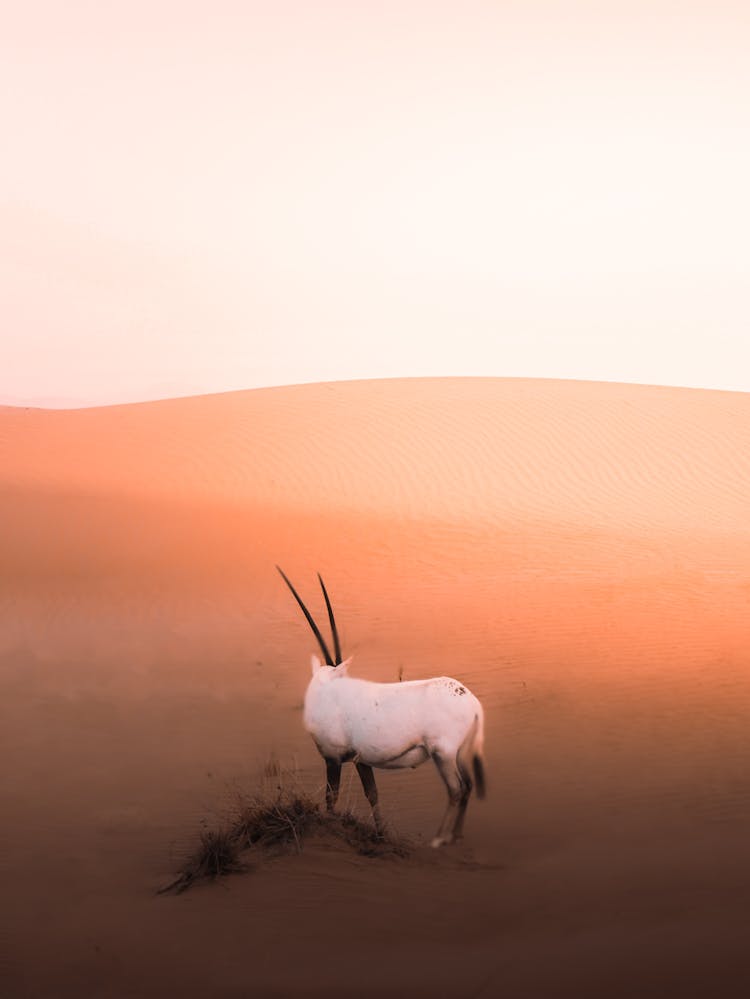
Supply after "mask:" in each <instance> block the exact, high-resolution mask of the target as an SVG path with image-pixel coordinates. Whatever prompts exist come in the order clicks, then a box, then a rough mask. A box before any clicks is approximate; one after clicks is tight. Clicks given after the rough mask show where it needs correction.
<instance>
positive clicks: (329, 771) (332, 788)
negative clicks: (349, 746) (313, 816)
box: [325, 756, 341, 812]
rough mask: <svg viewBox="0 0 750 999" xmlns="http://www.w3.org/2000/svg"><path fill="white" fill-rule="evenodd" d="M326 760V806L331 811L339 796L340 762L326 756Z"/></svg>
mask: <svg viewBox="0 0 750 999" xmlns="http://www.w3.org/2000/svg"><path fill="white" fill-rule="evenodd" d="M325 761H326V808H327V809H328V811H329V812H332V811H333V810H334V808H335V807H336V802H337V801H338V797H339V783H340V782H341V764H340V763H339V761H338V760H334V759H331V757H329V756H327V757H326V758H325Z"/></svg>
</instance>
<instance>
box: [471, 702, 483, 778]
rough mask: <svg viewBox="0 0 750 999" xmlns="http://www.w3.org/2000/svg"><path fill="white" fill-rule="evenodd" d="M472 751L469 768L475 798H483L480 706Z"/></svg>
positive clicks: (481, 716)
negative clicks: (474, 788)
mask: <svg viewBox="0 0 750 999" xmlns="http://www.w3.org/2000/svg"><path fill="white" fill-rule="evenodd" d="M473 750H474V752H473V754H472V757H471V768H472V770H473V771H474V784H475V785H476V789H477V798H483V797H484V796H485V794H486V793H487V782H486V781H485V779H484V711H482V708H481V706H480V708H479V712H478V714H477V728H476V732H475V735H474V746H473Z"/></svg>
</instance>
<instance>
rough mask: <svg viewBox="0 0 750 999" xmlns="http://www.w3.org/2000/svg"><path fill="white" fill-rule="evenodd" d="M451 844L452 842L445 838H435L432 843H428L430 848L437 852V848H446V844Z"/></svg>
mask: <svg viewBox="0 0 750 999" xmlns="http://www.w3.org/2000/svg"><path fill="white" fill-rule="evenodd" d="M452 842H453V840H452V839H449V838H448V837H447V836H446V837H443V836H436V837H435V838H434V839H433V841H432V842H431V843H430V846H431V847H433V849H435V850H437V848H438V847H439V846H448V844H449V843H452Z"/></svg>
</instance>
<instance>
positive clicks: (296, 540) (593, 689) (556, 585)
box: [0, 379, 750, 997]
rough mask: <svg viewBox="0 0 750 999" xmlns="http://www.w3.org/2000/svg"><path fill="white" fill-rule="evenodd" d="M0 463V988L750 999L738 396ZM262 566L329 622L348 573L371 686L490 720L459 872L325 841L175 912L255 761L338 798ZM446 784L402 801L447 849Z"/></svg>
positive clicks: (564, 400) (151, 406)
mask: <svg viewBox="0 0 750 999" xmlns="http://www.w3.org/2000/svg"><path fill="white" fill-rule="evenodd" d="M0 459H1V460H0V541H1V544H2V551H3V555H4V557H3V560H2V570H1V571H0V688H1V692H2V694H3V701H2V703H3V725H2V739H3V746H4V749H5V758H6V760H12V761H13V762H12V766H9V767H6V768H5V772H4V776H3V778H2V785H3V787H2V790H3V797H4V799H5V802H6V805H5V809H4V813H5V814H7V815H8V816H9V817H10V821H9V822H8V823H7V825H8V828H7V830H6V832H7V842H8V848H7V850H6V851H4V854H5V862H6V865H7V869H6V871H4V872H3V881H4V884H5V888H6V893H7V898H8V899H9V904H7V905H6V907H5V909H6V915H5V916H4V917H3V920H2V923H3V924H4V925H3V928H2V930H0V942H3V943H5V944H6V945H7V946H6V954H7V956H6V957H5V958H4V959H3V964H2V965H0V975H2V976H3V977H4V979H5V980H6V981H7V982H9V983H10V992H9V993H8V994H10V995H12V996H19V997H20V996H53V995H54V996H68V995H71V996H73V995H97V996H113V997H114V996H117V997H119V996H136V995H138V996H141V995H142V996H151V995H153V996H157V995H164V994H167V993H171V992H174V991H178V990H179V991H180V992H181V993H182V994H184V995H188V996H191V995H195V996H207V995H210V996H214V995H216V996H239V995H248V994H253V995H259V996H265V995H269V996H271V995H279V996H281V995H288V994H300V995H302V994H304V995H307V994H309V995H315V994H323V993H325V994H326V995H328V996H331V995H341V996H344V995H349V994H351V992H352V988H353V983H355V982H359V981H361V980H362V975H363V967H365V968H366V973H365V976H364V981H365V983H366V985H365V986H364V987H362V986H360V987H359V992H360V993H361V994H364V995H382V994H383V993H384V992H385V993H387V994H403V995H406V994H410V995H411V994H413V995H425V996H427V995H429V996H451V997H452V996H457V997H458V996H468V995H477V996H484V997H488V996H493V995H505V996H507V995H535V996H567V995H577V996H581V995H591V996H600V995H604V994H606V995H609V996H628V997H629V996H633V995H639V996H652V995H653V996H664V995H667V994H669V995H680V996H699V995H700V996H703V995H705V996H736V995H738V994H742V993H743V988H742V984H743V982H744V983H747V984H750V965H748V963H747V962H746V959H745V957H744V946H745V938H746V934H747V912H748V911H750V910H748V903H749V902H750V874H748V871H749V870H750V868H749V867H748V863H747V861H748V859H750V857H748V848H747V845H746V838H747V837H746V829H747V822H748V818H749V817H750V777H749V776H748V763H750V752H749V751H748V739H747V718H748V709H750V661H749V660H748V652H747V650H748V639H750V628H749V627H748V624H747V621H748V611H749V610H750V520H749V519H748V510H750V506H749V505H748V497H750V397H748V396H747V395H744V394H739V393H721V392H703V391H696V390H686V389H685V390H682V389H666V388H656V387H646V386H626V385H608V384H596V383H576V382H545V381H524V380H502V379H429V380H403V381H402V380H394V381H385V382H378V381H373V382H353V383H338V384H326V385H310V386H294V387H289V388H282V389H264V390H256V391H252V392H242V393H230V394H227V395H220V396H210V397H202V398H194V399H183V400H174V401H165V402H161V403H148V404H139V405H133V406H118V407H111V408H103V409H91V410H80V411H42V410H19V409H12V408H11V409H9V408H5V409H0ZM276 562H279V563H281V564H282V565H283V566H284V567H285V569H287V571H288V572H289V573H290V575H291V576H292V578H294V579H295V581H297V582H298V584H299V586H300V588H301V589H302V590H303V591H304V592H305V593H307V594H308V595H309V596H310V598H311V603H313V604H314V605H315V606H316V609H322V608H321V604H320V600H319V598H318V596H317V594H316V590H315V571H316V570H318V569H320V570H321V571H322V572H323V573H324V576H325V578H326V581H327V582H328V584H329V587H330V589H331V592H332V595H333V597H334V600H335V603H336V607H337V613H338V616H339V618H340V621H341V626H342V632H343V636H344V643H345V647H346V648H347V650H348V651H353V652H354V654H355V669H356V671H357V672H358V673H359V674H360V675H363V676H368V677H371V678H377V679H389V680H390V679H395V678H396V677H397V676H398V674H399V671H403V673H404V674H405V675H406V677H407V678H417V677H420V676H428V675H431V674H433V673H441V672H447V673H451V674H453V675H457V676H460V677H461V678H462V679H463V680H465V681H466V682H467V683H468V684H469V685H470V686H471V688H472V689H473V690H474V691H475V693H476V694H477V695H478V696H480V697H481V699H482V700H483V703H484V704H485V707H486V712H487V720H488V735H487V752H488V773H489V781H490V795H489V798H488V800H487V801H486V802H484V803H482V804H478V803H472V805H471V806H470V812H469V818H468V823H467V838H466V841H465V843H464V845H462V846H461V847H459V848H456V849H454V850H452V851H446V852H444V853H443V854H441V855H438V856H435V855H433V854H432V853H431V852H430V851H429V850H428V849H426V848H425V849H422V850H420V851H418V852H417V855H416V856H415V857H414V858H412V859H411V860H409V861H382V860H381V861H376V860H367V859H363V858H357V857H355V856H354V855H350V854H347V853H345V852H342V850H340V849H332V848H331V846H330V844H328V845H326V844H320V845H318V846H315V847H312V848H310V849H309V850H308V851H306V852H305V853H304V854H303V855H302V857H288V858H285V859H279V860H277V861H274V862H273V863H272V864H270V865H269V866H267V867H265V868H263V869H262V870H258V871H255V872H253V873H252V874H248V875H246V876H243V877H237V878H235V879H234V880H233V881H231V882H228V883H227V887H226V890H222V889H221V888H220V887H218V888H217V887H213V888H211V887H209V888H205V889H196V890H195V891H194V892H193V893H191V894H189V895H185V896H181V897H179V898H163V897H160V898H155V897H153V895H152V890H153V888H155V887H156V886H157V885H158V884H159V883H161V882H163V880H164V879H166V878H168V876H169V874H170V873H171V870H172V869H173V866H174V864H175V863H176V862H177V860H178V859H179V857H180V856H181V855H182V854H183V853H184V851H185V850H186V849H189V847H190V846H191V844H192V842H193V840H194V839H195V836H196V835H197V831H198V830H199V829H200V823H201V821H202V820H203V819H205V818H209V819H210V818H211V816H212V815H214V814H215V813H216V811H217V810H220V809H221V807H222V805H224V804H226V801H227V799H228V797H229V796H230V795H231V792H232V789H233V788H235V787H239V788H242V789H245V790H252V789H254V788H255V787H256V786H257V784H258V781H259V779H260V777H261V775H262V773H263V770H264V767H265V765H266V763H267V761H268V759H269V757H271V756H273V757H274V758H276V759H279V760H281V761H282V762H284V763H287V764H288V765H290V766H291V765H294V766H296V768H297V772H298V778H297V779H298V780H299V781H300V782H302V783H303V784H304V785H305V786H307V787H309V788H311V789H313V790H315V791H318V792H319V791H320V785H321V782H322V769H321V764H320V761H319V759H318V757H317V754H316V752H315V750H314V747H313V746H312V745H311V744H310V742H309V739H308V737H307V736H306V735H305V733H304V732H303V731H302V727H301V714H300V705H301V700H302V696H303V693H304V688H305V684H306V682H307V675H308V665H307V663H308V659H309V653H310V651H311V648H312V645H311V636H310V635H309V633H308V632H307V629H306V626H305V625H304V622H303V621H302V620H301V617H300V615H299V613H298V611H297V609H296V608H295V607H294V605H293V604H292V602H291V601H290V599H289V594H288V593H287V592H286V591H285V589H284V587H283V584H281V582H280V580H279V578H278V576H277V575H276V573H275V570H274V568H273V566H274V563H276ZM442 793H443V792H442V789H441V787H440V785H439V783H438V781H437V778H436V775H435V774H434V773H432V772H431V771H430V770H429V769H428V768H427V767H424V768H422V769H421V770H418V771H415V772H413V773H411V772H409V773H405V774H387V775H384V776H383V778H382V780H381V795H382V799H383V804H384V808H385V811H386V814H387V817H388V818H389V819H390V820H391V821H392V822H393V823H394V824H395V825H396V826H398V828H400V829H402V830H404V831H405V832H407V833H410V834H412V835H414V836H417V837H422V838H423V839H424V840H428V839H429V836H430V835H431V834H432V832H433V827H434V826H435V825H436V824H437V820H438V816H439V813H440V810H441V808H442ZM344 797H345V798H346V799H347V800H348V801H351V803H352V804H355V805H356V806H357V808H359V809H360V810H361V812H362V814H363V815H365V814H366V809H365V808H364V807H363V805H361V803H360V797H361V796H360V792H359V790H358V788H357V787H355V785H354V784H353V783H347V784H346V785H345V789H344ZM331 927H335V931H334V933H333V938H334V940H335V959H333V960H332V955H331ZM373 952H374V953H375V954H376V961H375V964H374V965H373V963H372V954H373ZM252 990H254V991H252ZM738 990H739V991H738Z"/></svg>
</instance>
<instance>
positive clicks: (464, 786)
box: [453, 763, 474, 839]
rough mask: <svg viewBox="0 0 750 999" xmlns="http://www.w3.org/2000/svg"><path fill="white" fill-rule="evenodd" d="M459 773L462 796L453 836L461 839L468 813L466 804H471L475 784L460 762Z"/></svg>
mask: <svg viewBox="0 0 750 999" xmlns="http://www.w3.org/2000/svg"><path fill="white" fill-rule="evenodd" d="M457 765H458V773H459V776H460V778H461V797H460V799H459V802H458V814H457V815H456V821H455V824H454V826H453V836H454V838H455V839H460V838H461V837H462V836H463V834H464V817H465V815H466V806H467V805H468V804H469V795H470V794H471V789H472V787H473V786H474V785H473V784H472V780H471V775H470V774H469V771H468V770H467V769H466V768H465V767H463V766H462V765H461V763H458V764H457Z"/></svg>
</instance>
